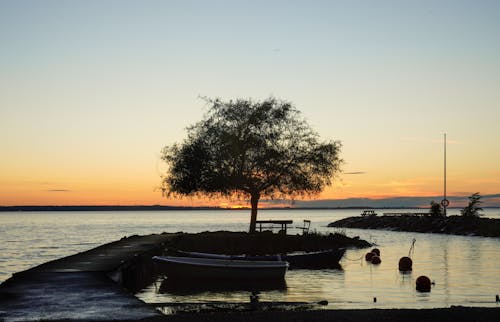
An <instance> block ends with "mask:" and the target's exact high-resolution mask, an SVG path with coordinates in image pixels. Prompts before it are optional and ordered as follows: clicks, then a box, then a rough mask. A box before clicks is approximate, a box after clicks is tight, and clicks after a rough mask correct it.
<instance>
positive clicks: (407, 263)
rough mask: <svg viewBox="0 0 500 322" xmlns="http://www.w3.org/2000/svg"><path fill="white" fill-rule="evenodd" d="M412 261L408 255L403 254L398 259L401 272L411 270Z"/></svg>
mask: <svg viewBox="0 0 500 322" xmlns="http://www.w3.org/2000/svg"><path fill="white" fill-rule="evenodd" d="M412 266H413V261H412V260H411V258H410V257H408V256H404V257H401V258H400V259H399V270H400V271H402V272H408V271H411V270H412Z"/></svg>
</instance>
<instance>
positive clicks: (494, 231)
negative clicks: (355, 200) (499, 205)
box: [328, 214, 500, 237]
mask: <svg viewBox="0 0 500 322" xmlns="http://www.w3.org/2000/svg"><path fill="white" fill-rule="evenodd" d="M328 227H345V228H361V229H386V230H395V231H407V232H419V233H440V234H452V235H465V236H484V237H500V219H493V218H478V217H464V216H449V217H432V216H429V215H416V214H408V215H404V214H398V215H384V216H364V217H363V216H356V217H348V218H343V219H340V220H337V221H334V222H332V223H330V224H328Z"/></svg>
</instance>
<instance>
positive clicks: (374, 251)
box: [372, 248, 380, 257]
mask: <svg viewBox="0 0 500 322" xmlns="http://www.w3.org/2000/svg"><path fill="white" fill-rule="evenodd" d="M372 253H374V254H375V255H377V256H378V257H380V249H378V248H374V249H372Z"/></svg>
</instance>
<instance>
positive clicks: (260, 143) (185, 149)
mask: <svg viewBox="0 0 500 322" xmlns="http://www.w3.org/2000/svg"><path fill="white" fill-rule="evenodd" d="M207 103H208V105H209V109H208V111H207V113H206V115H205V116H204V118H203V119H202V120H201V121H200V122H198V123H196V124H194V125H193V126H190V127H189V128H188V129H187V131H188V135H187V138H186V139H185V140H184V142H182V144H174V145H172V146H167V147H165V148H164V149H163V151H162V159H163V160H165V161H166V163H167V164H168V166H169V168H168V171H167V173H166V175H165V176H164V177H163V189H164V191H165V192H166V193H167V195H178V196H179V195H180V196H192V195H204V196H208V197H220V196H231V197H234V196H238V197H242V196H243V197H250V202H251V207H252V213H251V214H252V216H251V221H250V231H251V232H253V231H255V220H256V217H257V206H258V201H259V199H260V198H261V197H266V198H278V197H279V198H283V197H292V198H295V197H300V196H306V195H314V194H317V193H319V192H321V191H322V190H323V188H324V187H325V186H328V185H331V184H332V180H333V178H334V176H335V174H336V173H338V172H339V171H340V169H339V167H340V164H341V162H342V160H341V159H340V158H339V152H340V148H341V144H340V143H339V142H338V141H328V142H322V141H320V139H319V136H318V134H317V133H316V132H315V131H313V130H312V129H311V127H310V126H309V125H308V124H307V122H306V121H305V120H304V119H303V118H301V116H300V112H299V111H298V110H297V109H296V108H295V107H294V106H293V105H292V104H291V103H289V102H286V101H281V100H278V99H275V98H268V99H266V100H264V101H256V102H255V101H252V100H245V99H238V100H234V101H233V100H230V101H227V102H224V101H221V100H219V99H215V100H208V99H207Z"/></svg>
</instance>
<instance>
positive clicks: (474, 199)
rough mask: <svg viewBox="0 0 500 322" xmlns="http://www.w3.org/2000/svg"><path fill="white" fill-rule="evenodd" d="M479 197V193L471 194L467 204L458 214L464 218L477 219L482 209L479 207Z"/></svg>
mask: <svg viewBox="0 0 500 322" xmlns="http://www.w3.org/2000/svg"><path fill="white" fill-rule="evenodd" d="M481 202H482V201H481V195H480V194H479V192H476V193H474V194H472V195H471V196H470V197H469V204H468V205H467V206H465V207H464V208H463V209H462V210H461V211H460V213H461V214H462V216H464V217H479V216H481V214H480V213H479V212H480V211H481V210H483V208H481V207H479V205H480V204H481Z"/></svg>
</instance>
